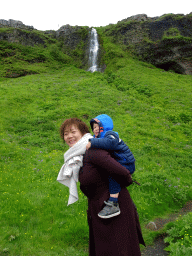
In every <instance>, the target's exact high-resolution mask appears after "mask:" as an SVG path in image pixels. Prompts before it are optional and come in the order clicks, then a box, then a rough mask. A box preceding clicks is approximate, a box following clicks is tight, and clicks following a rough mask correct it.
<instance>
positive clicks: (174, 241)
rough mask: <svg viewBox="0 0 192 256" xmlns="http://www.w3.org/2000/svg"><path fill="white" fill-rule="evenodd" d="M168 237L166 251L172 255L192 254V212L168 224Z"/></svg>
mask: <svg viewBox="0 0 192 256" xmlns="http://www.w3.org/2000/svg"><path fill="white" fill-rule="evenodd" d="M167 234H168V237H166V238H165V242H166V243H169V246H168V247H167V248H166V251H169V252H170V256H175V255H177V256H183V255H186V256H187V255H188V256H190V255H191V254H192V213H189V214H188V215H186V216H184V217H183V218H179V219H177V221H176V222H175V223H169V224H168V225H167Z"/></svg>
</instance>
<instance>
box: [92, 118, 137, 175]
mask: <svg viewBox="0 0 192 256" xmlns="http://www.w3.org/2000/svg"><path fill="white" fill-rule="evenodd" d="M94 122H96V123H98V124H99V127H100V134H99V136H98V138H92V139H90V142H91V148H101V149H105V150H107V151H109V152H110V153H111V155H112V156H113V157H114V158H115V159H116V160H117V161H118V162H119V163H120V164H122V165H123V166H124V167H126V168H127V169H128V170H129V171H130V173H133V172H134V171H135V158H134V156H133V154H132V152H131V151H130V149H129V147H128V146H127V145H126V144H125V143H124V142H123V141H122V140H121V139H120V138H119V135H118V133H117V132H114V131H112V129H113V121H112V119H111V118H110V117H109V116H108V115H105V114H102V115H99V116H97V117H96V118H93V119H91V121H90V124H91V128H92V129H93V123H94Z"/></svg>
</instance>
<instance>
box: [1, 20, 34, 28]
mask: <svg viewBox="0 0 192 256" xmlns="http://www.w3.org/2000/svg"><path fill="white" fill-rule="evenodd" d="M1 25H3V26H10V27H14V28H25V29H34V28H33V26H26V25H24V24H23V22H21V21H19V20H11V19H10V20H8V21H7V20H2V19H1V20H0V27H1Z"/></svg>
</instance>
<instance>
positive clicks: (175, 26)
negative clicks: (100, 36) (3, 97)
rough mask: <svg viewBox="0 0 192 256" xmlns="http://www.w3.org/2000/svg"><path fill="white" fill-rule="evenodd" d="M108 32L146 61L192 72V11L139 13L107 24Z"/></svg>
mask: <svg viewBox="0 0 192 256" xmlns="http://www.w3.org/2000/svg"><path fill="white" fill-rule="evenodd" d="M105 34H106V35H107V36H109V37H110V38H112V40H113V42H115V43H118V44H120V45H121V46H122V47H123V49H125V50H128V51H132V52H133V53H134V54H135V55H137V57H139V58H140V59H141V60H143V61H147V62H149V63H152V64H153V65H155V66H157V67H159V68H162V69H165V70H167V71H168V70H173V71H174V72H177V73H180V74H191V75H192V13H190V14H188V15H183V14H179V15H174V14H169V15H163V16H161V17H155V18H149V17H147V15H145V14H142V15H136V16H132V17H129V18H127V19H124V20H122V21H120V22H118V23H117V24H116V25H109V26H107V27H106V30H105Z"/></svg>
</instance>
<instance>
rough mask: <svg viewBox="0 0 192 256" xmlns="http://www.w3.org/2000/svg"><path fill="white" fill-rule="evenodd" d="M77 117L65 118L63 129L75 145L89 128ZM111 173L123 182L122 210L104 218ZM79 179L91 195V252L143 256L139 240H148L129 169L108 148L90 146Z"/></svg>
mask: <svg viewBox="0 0 192 256" xmlns="http://www.w3.org/2000/svg"><path fill="white" fill-rule="evenodd" d="M69 120H70V121H69ZM74 120H75V119H68V121H65V122H64V124H63V125H62V126H61V130H60V131H61V136H63V139H64V141H65V142H66V143H67V144H68V145H69V147H72V148H73V147H74V146H76V143H78V142H79V143H80V142H81V141H82V139H84V138H85V136H87V134H86V132H88V131H87V126H86V124H85V123H83V122H82V121H81V120H80V121H79V123H77V122H76V123H75V122H74ZM79 124H80V125H79ZM83 127H84V128H83ZM74 128H75V129H76V131H75V132H74V131H73V129H74ZM66 131H67V132H66ZM73 132H74V135H73ZM75 134H76V135H75ZM87 141H88V140H87ZM85 147H86V145H85ZM70 149H71V148H70ZM70 149H69V150H70ZM60 172H61V171H60ZM109 176H111V177H112V178H114V179H115V180H116V181H117V182H118V183H119V184H121V188H122V189H121V192H120V193H119V204H120V205H121V214H120V215H118V216H116V217H113V218H111V219H101V218H99V217H98V213H99V212H100V211H101V209H102V208H103V206H104V201H107V199H108V198H109V189H108V177H109ZM79 181H80V188H81V190H82V192H83V193H84V194H85V195H86V196H87V198H88V211H87V212H88V224H89V256H140V255H141V252H140V247H139V243H141V244H143V245H145V242H144V240H143V237H142V233H141V228H140V224H139V220H138V216H137V212H136V209H135V207H134V205H133V201H132V199H131V197H130V195H129V192H128V190H127V189H126V187H127V186H129V185H131V184H132V179H131V175H130V173H129V172H128V171H127V169H126V168H125V167H123V166H122V165H121V164H119V163H118V162H117V161H116V160H115V159H113V158H112V157H111V156H110V154H109V153H108V152H107V151H105V150H102V149H89V150H88V151H85V154H84V157H83V166H82V168H81V169H80V171H79Z"/></svg>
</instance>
